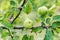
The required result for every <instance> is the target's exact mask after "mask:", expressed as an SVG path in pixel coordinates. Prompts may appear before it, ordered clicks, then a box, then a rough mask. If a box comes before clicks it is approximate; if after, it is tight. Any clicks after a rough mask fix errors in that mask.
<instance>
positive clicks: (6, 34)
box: [2, 30, 9, 38]
mask: <svg viewBox="0 0 60 40" xmlns="http://www.w3.org/2000/svg"><path fill="white" fill-rule="evenodd" d="M7 36H9V32H7V31H6V30H5V31H3V32H2V38H4V37H7Z"/></svg>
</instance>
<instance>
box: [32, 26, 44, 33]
mask: <svg viewBox="0 0 60 40" xmlns="http://www.w3.org/2000/svg"><path fill="white" fill-rule="evenodd" d="M42 30H43V28H42V27H37V28H33V29H32V31H33V32H41V31H42Z"/></svg>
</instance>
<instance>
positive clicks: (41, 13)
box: [38, 6, 48, 15]
mask: <svg viewBox="0 0 60 40" xmlns="http://www.w3.org/2000/svg"><path fill="white" fill-rule="evenodd" d="M47 11H48V9H47V7H46V6H42V7H40V8H38V13H39V14H40V15H46V14H47Z"/></svg>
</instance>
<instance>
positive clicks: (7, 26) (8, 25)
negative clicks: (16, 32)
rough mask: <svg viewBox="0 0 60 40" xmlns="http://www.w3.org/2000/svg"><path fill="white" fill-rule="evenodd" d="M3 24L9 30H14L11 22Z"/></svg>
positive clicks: (5, 21)
mask: <svg viewBox="0 0 60 40" xmlns="http://www.w3.org/2000/svg"><path fill="white" fill-rule="evenodd" d="M2 24H3V25H4V26H5V27H6V28H8V29H10V30H11V29H13V25H12V24H11V23H10V22H9V21H7V20H3V21H2Z"/></svg>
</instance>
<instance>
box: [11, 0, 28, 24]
mask: <svg viewBox="0 0 60 40" xmlns="http://www.w3.org/2000/svg"><path fill="white" fill-rule="evenodd" d="M26 2H27V0H24V1H23V4H22V5H21V6H20V7H19V8H18V9H19V10H20V12H19V13H18V14H17V16H16V17H15V18H14V19H13V21H12V22H11V24H12V23H13V22H14V21H15V20H16V19H17V18H18V16H19V15H20V13H21V11H22V7H23V6H24V4H25V3H26Z"/></svg>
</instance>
